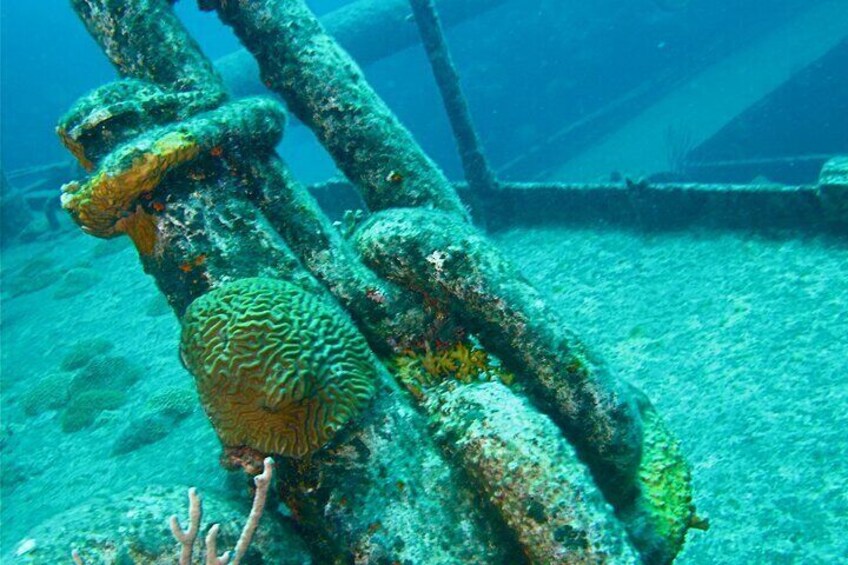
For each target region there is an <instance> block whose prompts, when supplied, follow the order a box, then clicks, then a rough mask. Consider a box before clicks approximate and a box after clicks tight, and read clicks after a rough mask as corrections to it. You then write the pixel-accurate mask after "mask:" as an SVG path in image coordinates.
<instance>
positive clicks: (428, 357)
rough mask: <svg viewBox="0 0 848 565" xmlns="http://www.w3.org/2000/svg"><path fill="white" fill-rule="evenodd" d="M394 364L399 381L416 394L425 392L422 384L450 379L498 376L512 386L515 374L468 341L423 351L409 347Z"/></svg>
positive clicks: (461, 380) (465, 379)
mask: <svg viewBox="0 0 848 565" xmlns="http://www.w3.org/2000/svg"><path fill="white" fill-rule="evenodd" d="M391 365H392V366H393V367H394V368H395V371H396V373H397V376H398V378H399V379H400V381H401V382H402V383H403V384H404V385H405V386H406V387H407V389H408V390H409V391H410V392H411V393H412V394H413V395H414V396H417V397H420V396H423V395H424V390H423V387H429V386H433V385H436V384H438V383H440V382H442V381H444V380H445V379H448V378H453V379H456V380H457V381H460V382H462V383H466V384H468V383H471V382H474V381H476V380H486V381H488V380H492V379H496V380H499V381H501V382H503V383H504V384H506V385H509V384H511V383H512V381H513V375H512V374H511V373H510V372H508V371H507V370H505V369H504V368H503V367H501V366H500V365H499V364H498V363H495V362H494V361H493V359H492V358H491V357H490V356H489V355H488V354H487V353H486V351H485V350H483V349H481V348H480V347H478V346H477V345H474V344H472V343H469V342H466V341H457V342H455V343H452V344H449V345H440V346H438V347H433V346H427V347H426V348H425V349H424V351H423V352H420V353H419V352H415V351H412V350H407V351H404V352H402V353H401V354H400V355H397V356H396V357H394V359H392V362H391Z"/></svg>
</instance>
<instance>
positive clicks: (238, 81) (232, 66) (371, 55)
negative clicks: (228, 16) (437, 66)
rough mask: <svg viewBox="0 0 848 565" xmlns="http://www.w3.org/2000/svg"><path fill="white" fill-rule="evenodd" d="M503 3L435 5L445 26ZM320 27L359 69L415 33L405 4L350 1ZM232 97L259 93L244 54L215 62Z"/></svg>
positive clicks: (468, 0) (461, 0) (406, 43)
mask: <svg viewBox="0 0 848 565" xmlns="http://www.w3.org/2000/svg"><path fill="white" fill-rule="evenodd" d="M506 2H507V0H438V2H436V6H437V8H438V10H439V14H440V15H441V18H442V23H443V24H444V25H445V27H452V26H455V25H458V24H461V23H462V22H464V21H466V20H470V19H472V18H474V17H476V16H479V15H480V14H483V13H485V12H487V11H489V10H492V9H493V8H497V7H498V6H501V5H503V4H506ZM321 25H323V26H324V28H325V29H326V30H327V33H329V34H330V35H331V36H333V37H334V38H335V39H336V40H337V41H338V42H339V44H341V46H342V47H343V48H344V49H345V50H346V51H347V52H348V53H350V54H351V56H352V57H353V58H354V59H355V60H356V62H357V63H359V64H360V65H362V66H366V65H368V64H370V63H373V62H375V61H378V60H379V59H382V58H384V57H388V56H389V55H392V54H394V53H397V52H399V51H401V50H403V49H406V48H407V47H410V46H412V45H415V44H416V43H417V42H418V40H419V37H418V33H417V32H416V30H415V26H412V25H410V24H409V4H408V3H407V0H355V1H354V2H351V3H349V4H346V5H344V6H342V7H341V8H338V9H336V10H333V11H332V12H330V13H328V14H325V15H324V16H322V17H321ZM215 66H216V67H217V68H218V70H219V71H220V72H221V74H222V76H223V77H224V82H225V83H226V84H227V87H228V88H229V89H230V92H232V94H233V96H236V97H240V96H251V95H256V94H264V93H266V92H267V88H266V87H265V86H264V85H263V84H262V82H261V81H260V80H259V67H258V66H257V64H256V60H255V59H254V58H253V56H252V55H251V54H250V52H249V51H248V50H246V49H239V50H238V51H235V52H233V53H230V54H229V55H225V56H223V57H221V58H219V59H217V60H216V61H215Z"/></svg>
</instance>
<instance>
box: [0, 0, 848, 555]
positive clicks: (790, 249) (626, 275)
mask: <svg viewBox="0 0 848 565" xmlns="http://www.w3.org/2000/svg"><path fill="white" fill-rule="evenodd" d="M308 4H309V5H310V7H311V8H312V9H313V10H314V11H315V12H316V13H317V14H319V15H322V14H326V13H329V12H332V11H333V10H335V9H337V8H339V7H341V6H344V5H346V4H348V2H346V1H344V0H312V1H309V2H308ZM174 9H175V11H176V13H177V14H178V16H179V18H180V19H181V20H182V21H183V23H184V24H185V26H186V28H187V29H188V30H189V32H190V33H191V35H192V36H193V37H194V38H195V39H196V40H197V41H198V43H199V44H200V45H201V47H202V49H203V50H204V52H205V53H206V54H207V55H208V56H209V57H210V58H211V59H213V60H215V59H218V58H220V57H223V56H226V55H228V54H230V53H232V52H233V51H235V50H237V49H239V48H240V45H239V43H238V40H237V39H236V38H235V37H234V36H233V34H232V32H231V31H230V30H229V29H228V28H225V27H224V26H223V25H221V23H220V22H219V21H218V19H217V18H216V17H215V16H214V15H213V14H210V13H204V12H200V11H199V10H198V9H197V7H196V6H195V3H193V2H190V1H188V0H182V1H179V2H176V3H175V6H174ZM827 14H831V15H835V16H831V17H828V16H827ZM840 14H841V15H843V16H844V20H845V21H848V0H812V1H811V0H750V1H748V2H745V3H740V2H731V1H729V0H713V1H708V0H691V1H689V2H670V1H654V0H628V1H621V0H603V1H598V2H594V3H592V2H589V3H586V2H573V1H571V0H508V1H506V0H505V1H504V2H502V3H501V6H500V7H498V8H496V9H493V10H490V11H487V12H485V13H483V14H480V15H478V16H476V17H473V18H470V19H468V21H465V22H463V23H462V24H460V25H457V26H453V27H451V28H450V29H448V30H447V39H448V42H449V46H450V49H451V53H452V56H453V60H454V62H455V64H456V67H457V69H458V71H459V74H460V76H461V79H462V86H463V90H464V94H465V97H466V99H467V102H468V106H469V108H470V111H471V114H472V117H473V120H474V124H475V126H476V129H477V132H478V134H479V138H480V140H481V142H482V145H483V148H484V150H485V153H486V156H487V158H488V160H489V163H490V165H491V167H492V169H493V171H494V172H495V173H496V174H497V175H498V178H499V179H500V180H501V181H515V182H522V181H546V182H547V181H562V182H586V183H596V182H610V179H615V180H620V179H622V178H627V179H632V180H639V179H648V180H651V181H671V182H700V183H735V184H744V183H749V182H755V183H757V184H760V185H763V184H765V185H774V184H785V185H790V186H798V185H802V186H812V185H815V184H816V182H817V181H818V176H819V171H820V169H821V167H822V165H823V164H824V163H825V162H826V161H827V160H828V159H830V158H831V157H833V156H839V155H848V73H845V72H844V69H846V68H848V25H844V24H840V23H839V15H840ZM404 25H409V26H414V23H413V22H412V21H408V22H406V23H405V24H404ZM383 31H384V32H385V33H386V34H391V33H393V30H392V29H386V30H383ZM792 34H796V35H792ZM781 38H783V39H781ZM380 41H381V38H380V37H374V42H377V43H379V42H380ZM769 49H770V50H769ZM788 60H791V61H793V62H792V63H791V64H790V65H787V64H785V61H788ZM784 67H786V68H784ZM363 70H364V72H365V75H366V77H367V79H368V80H369V82H370V83H371V84H372V85H373V86H374V88H375V90H376V91H377V92H378V94H379V95H380V96H381V97H382V98H383V99H384V100H385V102H386V103H387V104H388V106H389V107H390V108H391V109H392V110H393V111H394V112H395V113H396V114H397V116H398V117H399V118H400V120H401V121H402V122H403V124H404V125H405V126H407V127H408V128H409V130H410V131H411V132H412V133H413V135H414V136H415V138H416V140H417V141H418V142H419V143H420V145H421V147H422V148H423V149H424V151H425V152H426V153H427V154H428V155H429V156H430V157H432V158H433V159H434V160H435V162H436V163H437V164H438V166H440V167H441V168H442V169H443V170H444V171H445V172H446V174H447V176H448V177H449V178H450V179H451V180H456V181H460V180H462V175H463V170H462V167H461V163H460V160H459V157H458V154H457V151H456V145H455V142H454V139H453V136H452V134H451V129H450V127H449V123H448V120H447V118H446V117H445V112H444V109H443V106H442V102H441V98H440V96H439V91H438V89H437V87H436V84H435V82H434V80H433V78H432V74H431V70H430V67H429V65H428V62H427V59H426V55H425V53H424V51H423V50H422V49H420V47H419V46H414V47H412V48H409V49H405V50H403V51H401V52H398V53H391V54H387V56H385V57H383V58H381V59H380V60H378V61H376V62H373V63H370V64H369V65H367V66H366V67H365V68H364V69H363ZM770 71H773V72H770ZM116 78H117V74H116V72H115V71H114V69H113V68H112V66H111V64H110V63H109V61H108V59H107V58H106V57H105V56H104V55H103V53H102V52H101V50H100V48H99V47H98V46H97V44H96V43H95V42H94V41H93V40H92V39H91V38H90V37H89V35H88V34H87V32H86V30H85V28H84V26H83V25H82V24H81V23H80V21H79V20H78V18H77V16H76V14H75V13H74V12H73V10H72V8H71V7H70V5H69V3H68V2H58V1H50V2H26V1H21V0H7V1H5V2H2V3H0V159H2V165H1V166H2V171H3V174H4V176H5V178H6V179H7V180H8V183H9V184H8V186H6V184H5V183H4V189H3V190H4V194H3V206H4V209H3V222H4V224H3V226H2V227H3V230H2V232H3V237H4V239H3V240H2V242H0V243H2V262H0V268H1V269H2V272H0V274H2V284H0V287H1V288H0V290H2V305H1V306H0V408H2V411H1V412H0V426H2V429H0V477H2V480H0V495H2V509H1V510H0V511H2V515H0V519H2V527H0V555H2V556H6V557H5V559H9V560H10V561H9V562H10V563H17V562H21V563H28V562H34V563H41V562H43V563H48V562H51V561H49V560H43V559H42V558H41V557H39V555H40V554H39V552H38V548H39V547H42V546H46V545H49V544H48V543H47V542H45V541H44V536H45V532H48V531H50V529H55V528H56V527H57V526H56V523H57V522H59V523H61V522H62V521H63V520H65V518H63V516H71V514H66V513H68V512H71V513H72V512H73V511H74V510H75V509H79V508H80V507H81V506H84V505H85V504H90V503H91V502H92V501H94V500H97V499H98V497H102V496H106V495H115V494H116V493H120V492H134V490H133V489H135V490H138V489H141V488H144V487H147V486H149V485H161V486H167V487H173V488H178V487H179V488H182V487H183V486H184V485H189V484H190V485H195V486H197V487H198V488H200V489H205V490H207V491H209V492H211V493H218V494H220V495H221V496H222V497H225V498H226V497H229V498H228V499H229V500H234V501H237V503H239V504H242V505H241V506H240V507H238V509H239V510H240V511H242V510H243V511H245V514H246V509H245V504H246V503H245V496H244V493H243V492H242V490H240V489H241V487H242V485H241V483H239V482H238V479H233V478H232V476H231V475H228V474H227V473H226V472H224V471H223V470H221V468H220V467H219V465H218V453H219V448H220V445H219V443H218V440H217V438H216V436H215V433H214V431H213V430H212V429H211V426H210V425H209V422H208V420H207V419H206V417H205V415H204V414H203V411H202V410H201V409H200V408H199V404H197V401H196V398H195V396H194V384H193V381H192V378H191V376H190V375H189V374H188V373H187V372H186V371H185V369H183V367H182V365H181V363H180V360H179V358H178V355H177V349H178V344H177V342H178V339H179V331H180V328H179V322H178V321H177V320H176V318H175V317H174V315H173V314H172V312H171V311H170V309H169V308H168V306H167V304H166V303H165V301H164V299H163V298H162V297H161V295H160V293H159V291H158V289H157V288H156V286H155V284H154V283H153V281H152V279H151V278H150V277H148V276H147V275H145V273H144V272H143V270H142V268H141V265H140V263H139V261H138V258H137V253H136V251H135V249H134V248H133V247H132V245H131V243H130V242H129V241H128V240H127V238H118V239H113V240H108V241H101V240H97V239H95V238H92V237H89V236H86V235H85V234H83V233H82V232H81V231H80V230H79V228H78V227H77V226H76V225H74V224H73V223H72V222H71V221H70V219H69V218H68V217H67V215H66V214H65V213H64V212H63V211H61V210H60V209H59V205H58V195H59V185H60V184H62V183H64V182H67V181H70V180H73V179H74V178H81V176H82V174H83V172H82V171H81V169H79V168H76V167H75V166H73V165H71V164H69V161H70V157H69V155H68V153H67V151H66V150H65V149H64V148H63V147H62V146H61V144H60V143H59V141H58V139H57V136H56V134H55V128H56V124H57V121H58V119H59V117H60V116H62V115H63V114H64V113H65V112H66V111H67V110H68V109H69V108H70V107H71V105H72V104H73V103H74V102H75V101H76V100H77V99H78V98H79V97H80V96H82V95H84V94H85V93H86V92H88V91H90V90H92V89H94V88H96V87H99V86H101V85H103V84H105V83H108V82H110V81H113V80H115V79H116ZM278 149H279V152H280V154H281V156H282V157H283V158H284V159H285V160H286V161H287V163H288V164H289V165H290V167H291V169H292V171H293V173H294V175H295V176H296V177H297V178H298V179H300V180H301V181H302V182H304V183H307V184H311V183H318V182H323V181H325V180H328V179H338V178H340V176H341V174H340V173H339V172H338V171H337V170H336V168H335V166H334V165H333V162H332V160H331V159H330V158H329V157H328V156H327V155H326V153H325V152H324V151H323V149H322V148H321V146H320V144H319V143H318V142H317V141H316V140H315V138H314V137H313V136H312V134H311V133H310V132H309V131H308V130H307V128H305V127H303V126H302V125H300V124H297V123H293V124H289V126H287V131H286V134H285V138H284V140H283V142H282V144H281V145H280V147H279V148H278ZM675 155H678V156H680V155H682V156H683V157H684V159H676V158H675ZM54 165H55V166H54ZM46 191H53V192H55V195H54V194H50V193H49V192H46ZM12 196H14V197H15V198H14V199H13V198H12ZM525 197H526V198H531V197H529V196H525ZM21 198H23V200H21ZM539 198H541V197H539ZM322 202H323V200H322ZM562 202H563V201H560V200H556V201H554V203H553V204H552V205H551V206H553V207H556V206H566V205H567V204H563V203H562ZM15 206H24V207H25V208H26V209H25V210H23V211H22V212H20V213H18V212H17V209H16V208H15ZM329 208H330V209H329V211H328V213H329V214H330V215H332V217H333V219H337V217H338V216H339V210H338V209H334V208H333V207H332V206H329ZM542 208H544V207H542ZM603 208H604V206H603V203H601V204H600V205H599V206H598V207H597V208H596V209H595V210H598V209H603ZM686 213H688V212H686V211H684V212H681V215H685V214H686ZM768 213H770V212H763V211H762V210H759V209H756V208H755V209H752V210H750V212H747V214H748V216H749V217H750V218H752V220H751V222H750V225H745V224H742V225H740V224H739V223H738V222H737V223H733V225H730V224H731V223H732V222H725V223H724V224H722V222H720V221H719V222H716V223H714V224H710V222H709V221H706V222H701V223H698V222H693V223H692V224H686V223H685V222H684V223H683V225H682V226H681V225H680V224H677V225H675V227H674V228H672V229H669V228H668V226H667V225H666V226H665V227H662V225H665V224H663V222H659V224H660V227H659V229H658V230H656V231H654V230H643V229H642V228H644V227H645V226H644V225H635V226H634V225H628V223H627V222H626V221H624V222H619V221H617V220H615V219H614V216H615V214H614V213H613V214H610V213H604V212H599V216H598V217H597V218H595V217H588V218H584V220H585V221H580V222H573V221H572V220H573V217H572V216H570V215H569V214H567V213H563V214H560V215H557V214H555V213H554V214H551V217H553V218H554V219H551V218H548V217H547V215H546V218H545V222H544V223H545V225H544V226H542V225H541V223H542V221H541V219H540V221H539V224H540V225H535V224H534V223H533V221H532V220H533V218H532V214H531V217H530V218H529V219H528V218H527V217H525V216H522V218H521V220H520V221H518V220H517V221H516V222H515V224H510V222H509V220H507V221H505V222H504V225H503V226H501V227H502V228H503V229H502V230H500V231H498V232H497V233H493V234H492V235H491V237H492V239H493V240H494V241H495V243H496V244H497V245H499V246H500V247H501V249H502V250H503V251H504V253H505V254H506V256H507V257H508V258H510V259H511V260H513V261H514V262H515V263H516V265H517V266H518V269H519V270H520V271H521V272H522V273H523V275H524V276H526V277H527V278H528V279H529V280H530V281H531V282H532V283H533V284H534V285H536V286H537V287H538V288H540V289H541V290H542V292H543V294H544V295H545V296H546V298H547V299H548V300H550V303H551V304H554V305H555V308H557V310H558V311H559V312H562V313H563V317H564V319H566V320H567V321H568V323H569V324H570V325H571V326H572V327H573V328H574V329H575V331H576V332H577V333H578V334H579V335H581V336H582V337H583V338H584V340H585V341H586V342H587V343H588V344H589V345H590V347H592V348H593V349H595V350H597V351H598V352H600V354H601V355H602V356H603V357H604V358H605V359H606V360H607V362H608V363H609V364H610V365H611V366H613V367H615V369H616V371H617V372H619V373H620V374H622V375H624V376H625V377H626V378H627V379H629V380H631V381H632V382H634V383H635V384H637V385H638V386H639V387H640V388H642V389H643V390H644V391H645V392H646V393H647V394H648V396H649V397H650V398H651V399H652V401H653V402H654V404H655V405H656V406H657V407H658V409H659V411H660V412H661V413H662V414H663V416H664V417H665V418H666V420H667V422H668V424H669V427H670V428H671V429H672V430H673V431H674V432H675V433H676V434H677V435H678V437H680V439H681V442H682V446H683V449H684V452H685V453H686V455H687V457H688V459H689V460H690V463H691V464H692V469H693V477H694V479H693V480H694V489H695V502H696V504H697V505H698V507H699V513H702V514H705V515H709V516H710V520H711V523H712V527H711V529H710V530H709V531H707V532H691V533H690V534H689V537H688V540H687V544H686V546H685V548H684V549H683V551H682V553H681V554H680V557H679V559H678V561H679V562H683V563H837V562H848V542H846V536H845V535H844V523H845V520H846V519H848V466H847V465H846V463H845V461H848V439H846V437H845V433H844V431H845V429H846V428H845V426H846V425H848V420H846V416H845V414H848V392H846V386H845V379H844V370H845V367H846V362H845V360H846V359H848V315H846V312H848V299H846V297H848V286H846V285H848V252H847V251H846V250H847V249H848V245H846V240H845V224H844V223H842V224H838V223H837V225H836V227H835V228H834V227H833V226H831V225H829V224H828V225H827V226H825V227H822V226H824V223H822V224H821V225H819V224H818V223H815V225H809V226H807V225H805V224H804V222H805V220H804V221H802V220H798V221H797V222H792V221H788V222H787V221H784V220H781V222H782V223H780V222H777V223H780V225H779V226H777V227H775V226H771V225H767V224H768V221H767V220H764V221H758V220H757V218H759V219H760V220H761V219H762V217H763V216H767V215H768ZM671 214H673V212H672V213H671ZM791 214H792V211H790V213H789V216H791ZM506 215H507V216H509V214H508V213H507V214H506ZM744 215H745V214H742V216H744ZM797 215H798V217H799V218H800V217H801V215H802V211H801V210H798V211H797ZM611 218H612V219H611ZM790 220H791V217H790ZM637 224H638V222H637ZM666 224H674V222H667V223H666ZM786 225H790V229H784V228H785V227H786ZM587 226H588V227H587ZM763 226H765V227H763ZM75 355H76V356H77V357H79V358H81V359H82V360H80V361H77V362H76V364H74V361H73V357H74V356H75ZM98 359H101V360H103V359H105V360H106V361H107V366H106V368H103V369H102V371H103V372H104V373H105V374H106V375H107V377H102V378H109V379H116V378H117V377H116V376H115V373H120V374H122V375H124V374H126V375H130V376H129V377H127V379H128V380H127V381H126V382H124V383H123V384H122V385H121V386H120V388H122V389H125V390H123V392H125V393H126V396H127V398H124V399H123V400H122V401H121V402H120V406H119V405H118V404H116V405H115V407H114V408H110V409H106V410H104V411H103V412H101V415H100V416H99V417H98V419H97V420H96V422H92V423H90V424H89V425H86V426H84V429H82V430H80V431H76V430H74V431H69V430H70V426H69V425H68V424H67V423H63V418H64V417H65V414H66V412H67V402H68V399H67V398H63V397H62V395H61V394H59V395H58V396H57V395H56V394H51V391H55V389H57V388H58V389H61V388H62V387H66V386H68V383H70V382H72V381H73V379H74V378H76V377H78V375H79V374H80V373H81V372H84V371H85V370H86V367H88V366H89V365H90V363H92V362H97V360H98ZM133 375H134V376H133ZM162 390H171V391H176V392H175V393H174V394H175V395H176V396H175V398H176V397H178V398H179V399H180V400H179V401H180V402H183V403H184V404H183V405H184V406H186V407H185V408H184V413H181V414H180V416H179V418H177V419H175V420H173V421H170V424H171V425H170V427H169V428H168V429H167V430H164V431H163V432H162V434H161V437H155V438H153V439H152V440H151V441H149V443H146V444H144V445H143V446H142V447H140V448H137V449H134V450H132V451H131V452H130V453H128V454H121V455H115V451H114V445H115V441H116V437H118V436H119V435H120V434H121V433H123V432H124V431H125V424H127V422H131V421H134V419H139V417H140V415H143V414H144V413H146V412H145V411H149V410H150V409H151V408H150V404H149V403H148V401H149V399H150V397H152V396H154V395H155V394H156V393H157V392H160V391H162ZM175 402H176V401H175ZM63 426H64V428H65V429H64V430H63ZM248 498H249V497H248ZM163 500H165V499H164V498H163ZM247 510H249V508H247ZM162 512H166V510H162ZM173 512H180V513H181V515H182V514H183V513H184V511H183V510H181V509H179V508H174V509H173ZM270 514H271V515H270V516H269V517H268V518H267V519H269V520H280V522H281V523H283V522H285V520H288V518H287V517H283V516H281V515H280V514H279V513H276V511H275V512H273V513H270ZM51 520H52V522H51ZM68 520H69V521H70V522H71V523H72V524H73V525H74V527H83V526H82V525H81V524H84V520H83V519H81V518H79V516H76V515H74V517H73V519H72V520H71V519H70V518H68ZM163 528H164V525H163ZM65 535H67V532H61V533H57V534H56V536H57V538H56V539H64V538H61V536H65ZM157 535H159V536H160V537H161V536H165V538H167V537H168V535H169V534H167V532H165V533H163V532H159V533H158V534H157ZM32 540H35V541H32ZM5 559H4V560H3V562H4V563H5V562H6V560H5ZM115 559H117V558H115ZM67 562H71V561H70V553H68V561H67ZM112 562H121V561H120V560H118V561H112Z"/></svg>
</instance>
